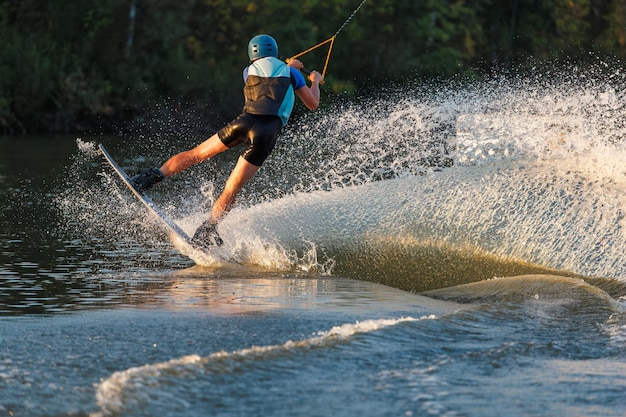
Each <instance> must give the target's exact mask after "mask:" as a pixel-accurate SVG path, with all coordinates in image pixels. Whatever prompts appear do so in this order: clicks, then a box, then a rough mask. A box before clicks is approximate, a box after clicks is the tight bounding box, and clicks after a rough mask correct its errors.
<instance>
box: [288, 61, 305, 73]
mask: <svg viewBox="0 0 626 417" xmlns="http://www.w3.org/2000/svg"><path fill="white" fill-rule="evenodd" d="M287 65H289V66H290V67H293V68H295V69H297V70H300V69H302V67H304V64H302V62H300V60H298V59H295V58H294V59H288V60H287Z"/></svg>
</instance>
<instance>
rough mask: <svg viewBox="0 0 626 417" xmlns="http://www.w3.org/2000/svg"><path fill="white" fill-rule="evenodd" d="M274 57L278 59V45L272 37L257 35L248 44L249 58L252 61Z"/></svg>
mask: <svg viewBox="0 0 626 417" xmlns="http://www.w3.org/2000/svg"><path fill="white" fill-rule="evenodd" d="M267 56H273V57H274V58H278V45H277V44H276V41H275V40H274V38H272V37H271V36H270V35H256V36H255V37H254V38H252V39H250V42H249V43H248V57H250V61H254V60H255V59H259V58H265V57H267Z"/></svg>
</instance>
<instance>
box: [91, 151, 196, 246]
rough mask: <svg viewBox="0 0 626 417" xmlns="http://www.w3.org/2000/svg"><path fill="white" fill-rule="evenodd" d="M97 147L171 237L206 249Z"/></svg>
mask: <svg viewBox="0 0 626 417" xmlns="http://www.w3.org/2000/svg"><path fill="white" fill-rule="evenodd" d="M99 148H100V152H102V155H104V158H105V159H106V160H107V162H108V163H109V164H110V165H111V166H112V167H113V170H114V171H115V172H116V173H117V175H119V177H120V178H121V179H122V181H123V182H124V184H126V186H127V187H128V189H129V190H130V191H132V193H133V194H134V195H135V197H137V199H139V201H141V202H142V203H143V204H144V206H146V208H147V209H148V211H149V212H150V213H152V214H153V215H154V216H155V217H156V218H157V219H159V220H160V221H161V224H162V225H163V226H165V228H166V229H167V231H168V232H169V233H170V235H171V236H173V239H177V240H178V241H179V242H182V243H183V244H184V245H187V246H189V247H190V248H192V249H196V250H202V251H206V250H207V249H208V248H206V247H205V246H203V245H198V244H196V243H195V242H193V241H192V240H191V238H190V237H189V235H188V234H187V233H185V231H184V230H183V229H181V228H180V226H178V225H177V224H176V222H175V221H174V220H172V219H171V218H170V217H169V216H168V215H167V213H165V212H164V211H163V210H161V208H160V207H159V206H158V205H157V204H155V203H154V201H152V199H151V198H150V197H148V196H147V195H145V194H144V193H142V192H141V191H139V190H137V189H136V188H135V185H134V184H133V182H132V181H131V179H130V178H129V177H128V174H126V172H125V171H124V170H123V169H122V168H120V166H119V165H118V164H117V162H115V159H113V157H112V156H111V155H110V154H109V152H107V150H106V149H105V148H104V146H103V145H102V144H100V146H99Z"/></svg>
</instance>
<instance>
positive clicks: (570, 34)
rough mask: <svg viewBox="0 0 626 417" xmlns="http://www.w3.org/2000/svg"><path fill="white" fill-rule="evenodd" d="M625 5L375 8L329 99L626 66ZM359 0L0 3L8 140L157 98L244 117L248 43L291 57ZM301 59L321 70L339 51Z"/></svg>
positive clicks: (332, 28) (483, 0)
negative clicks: (519, 69) (459, 80)
mask: <svg viewBox="0 0 626 417" xmlns="http://www.w3.org/2000/svg"><path fill="white" fill-rule="evenodd" d="M625 1H626V0H594V1H591V0H547V1H543V0H511V1H507V2H502V1H496V0H474V1H472V2H469V1H464V0H423V1H415V0H376V1H372V0H370V1H368V2H367V3H365V5H364V6H363V7H362V8H361V10H360V11H359V12H358V13H357V14H356V16H354V19H353V20H352V21H350V23H349V24H347V25H346V26H345V27H344V28H343V30H342V31H341V32H340V33H339V34H338V36H337V38H336V39H335V43H334V45H333V48H332V53H331V57H330V61H329V65H328V72H327V78H326V84H325V86H324V88H323V90H324V91H325V94H333V93H338V94H343V93H345V92H349V93H354V92H358V91H369V90H371V89H372V85H373V84H374V83H375V82H381V81H382V82H386V81H395V82H397V81H402V80H406V79H409V78H411V77H415V76H420V77H449V76H453V75H455V74H459V73H471V72H475V71H483V72H489V71H492V70H494V69H498V68H506V67H510V66H517V65H524V63H525V62H526V61H527V60H529V59H533V60H537V59H539V60H541V59H554V58H562V57H567V58H568V59H581V60H584V59H585V57H586V56H587V55H588V53H589V52H591V51H594V52H595V53H599V54H603V55H605V56H611V55H612V56H619V57H621V58H622V59H623V58H624V56H623V55H624V49H625V47H626V36H625V35H624V33H625V30H626V23H625V15H624V13H625V11H624V3H625ZM360 2H361V1H360V0H300V1H297V2H296V1H287V0H229V1H226V0H178V1H176V2H173V1H170V0H127V1H124V2H120V1H118V0H47V1H45V2H42V1H39V0H20V1H15V0H0V41H1V42H2V45H3V47H2V48H1V49H0V132H5V133H13V132H22V131H75V130H81V129H86V128H90V127H94V126H102V124H103V121H107V120H109V121H110V122H111V123H119V122H120V121H122V120H123V119H124V118H126V117H128V115H132V114H138V113H140V112H141V111H142V110H143V109H146V108H148V107H150V105H151V104H153V103H157V102H158V101H159V100H163V99H166V100H168V101H170V102H179V103H188V105H189V106H190V107H201V108H202V107H204V108H210V109H212V110H213V111H214V112H216V113H217V112H223V113H224V114H228V117H232V116H233V114H235V113H236V112H237V111H239V110H240V106H241V103H242V96H241V88H242V80H241V70H242V69H243V67H244V66H245V65H246V64H247V60H248V58H247V43H248V40H249V39H250V38H251V37H252V36H254V35H255V34H258V33H269V34H271V35H272V36H274V37H275V38H276V39H277V41H278V44H279V48H280V50H279V52H280V53H279V54H280V57H281V58H284V59H286V58H288V57H291V56H293V55H295V54H298V53H300V52H301V51H304V50H306V49H308V48H309V47H311V46H314V45H317V44H318V43H320V42H322V41H324V40H327V39H329V38H330V37H332V36H333V35H334V34H335V33H336V32H337V31H338V30H339V28H340V27H342V24H343V23H344V22H345V21H346V19H347V18H348V16H350V13H352V11H353V10H354V9H355V8H356V7H357V6H358V5H359V4H360ZM329 46H330V44H326V45H325V46H323V47H320V48H319V49H316V50H314V51H312V52H311V53H308V54H306V55H304V56H303V57H301V58H300V59H301V60H302V61H303V62H304V64H305V66H306V67H307V68H309V69H313V68H315V69H318V70H320V71H321V70H322V68H323V66H324V63H325V62H326V54H327V53H328V47H329Z"/></svg>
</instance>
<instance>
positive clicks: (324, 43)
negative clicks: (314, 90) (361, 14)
mask: <svg viewBox="0 0 626 417" xmlns="http://www.w3.org/2000/svg"><path fill="white" fill-rule="evenodd" d="M365 1H366V0H363V1H362V2H361V4H359V5H358V7H357V8H356V9H354V11H353V12H352V14H351V15H350V16H349V17H348V18H347V19H346V21H345V22H343V25H341V27H340V28H339V30H337V32H335V34H334V35H333V36H331V37H330V38H328V39H326V40H325V41H323V42H320V43H318V44H317V45H315V46H312V47H310V48H309V49H307V50H306V51H303V52H300V53H299V54H297V55H294V56H292V57H291V58H289V59H287V62H289V61H291V60H292V59H296V58H300V57H301V56H302V55H306V54H308V53H309V52H311V51H313V50H315V49H317V48H319V47H321V46H324V45H326V44H327V43H330V46H329V47H328V53H327V54H326V62H324V69H323V70H322V81H323V80H324V77H325V76H326V69H327V68H328V61H330V53H331V52H332V50H333V44H334V43H335V38H336V37H337V35H339V32H341V31H342V30H343V28H345V27H346V26H347V25H348V23H350V21H351V20H352V19H353V18H354V15H355V14H356V13H357V12H358V11H359V9H360V8H361V7H362V6H363V5H364V4H365ZM302 72H304V73H306V74H310V71H308V70H306V69H305V68H302Z"/></svg>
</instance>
